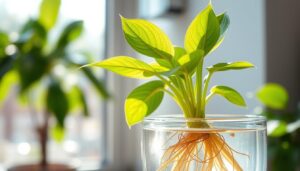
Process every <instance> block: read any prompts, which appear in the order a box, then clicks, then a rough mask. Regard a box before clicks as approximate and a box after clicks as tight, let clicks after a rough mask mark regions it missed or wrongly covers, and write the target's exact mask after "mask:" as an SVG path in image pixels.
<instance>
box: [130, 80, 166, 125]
mask: <svg viewBox="0 0 300 171" xmlns="http://www.w3.org/2000/svg"><path fill="white" fill-rule="evenodd" d="M163 88H164V83H163V82H162V81H151V82H148V83H145V84H143V85H141V86H139V87H137V88H135V89H134V90H133V91H132V92H131V93H130V94H129V95H128V97H127V98H126V101H125V115H126V121H127V124H128V126H129V127H131V126H132V125H135V124H137V123H138V122H141V121H142V120H143V119H144V117H146V116H148V115H150V114H151V113H152V112H154V110H155V109H156V108H157V107H158V106H159V105H160V103H161V101H162V99H163V96H164V92H163Z"/></svg>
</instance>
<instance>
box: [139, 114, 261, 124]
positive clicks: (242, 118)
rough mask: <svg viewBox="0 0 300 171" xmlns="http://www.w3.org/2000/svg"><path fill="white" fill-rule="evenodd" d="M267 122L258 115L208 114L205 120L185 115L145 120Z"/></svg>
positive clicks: (156, 116)
mask: <svg viewBox="0 0 300 171" xmlns="http://www.w3.org/2000/svg"><path fill="white" fill-rule="evenodd" d="M199 121H208V122H265V121H266V118H265V117H264V116H262V115H257V114H206V115H205V118H185V117H184V116H183V114H167V115H154V116H150V117H147V118H145V119H144V122H145V123H147V122H148V123H149V122H152V123H153V122H156V123H160V122H199Z"/></svg>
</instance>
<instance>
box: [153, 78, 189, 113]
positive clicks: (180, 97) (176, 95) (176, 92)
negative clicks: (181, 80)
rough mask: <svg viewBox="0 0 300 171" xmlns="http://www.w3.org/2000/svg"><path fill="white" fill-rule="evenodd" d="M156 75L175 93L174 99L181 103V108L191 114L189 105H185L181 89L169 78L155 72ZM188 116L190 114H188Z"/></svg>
mask: <svg viewBox="0 0 300 171" xmlns="http://www.w3.org/2000/svg"><path fill="white" fill-rule="evenodd" d="M155 76H157V77H158V78H159V79H160V80H161V81H163V82H164V83H165V84H166V85H167V86H168V87H169V88H170V89H171V90H172V91H173V93H174V96H172V97H173V100H174V101H175V102H177V103H178V104H179V106H180V107H181V109H182V110H183V112H184V114H185V115H189V112H188V111H187V109H188V107H187V108H186V107H185V103H184V101H183V100H184V99H185V98H184V96H183V95H182V94H181V93H180V91H179V90H178V89H177V88H176V87H174V86H173V85H172V84H171V83H170V82H169V81H168V80H167V79H165V78H164V77H162V76H161V75H159V74H157V73H155ZM186 117H188V116H186Z"/></svg>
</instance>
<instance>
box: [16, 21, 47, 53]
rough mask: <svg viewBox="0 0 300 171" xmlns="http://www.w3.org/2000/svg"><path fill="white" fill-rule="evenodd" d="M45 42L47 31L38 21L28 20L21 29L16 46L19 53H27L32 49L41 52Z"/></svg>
mask: <svg viewBox="0 0 300 171" xmlns="http://www.w3.org/2000/svg"><path fill="white" fill-rule="evenodd" d="M46 42H47V30H46V29H45V28H44V26H43V25H41V24H40V23H39V22H38V21H36V20H33V19H30V20H28V21H27V22H26V23H25V25H24V26H23V27H22V29H21V31H20V38H19V40H18V41H17V42H16V46H17V47H18V51H19V52H20V53H28V52H29V51H31V50H32V49H34V50H35V51H42V50H43V48H44V46H45V44H46Z"/></svg>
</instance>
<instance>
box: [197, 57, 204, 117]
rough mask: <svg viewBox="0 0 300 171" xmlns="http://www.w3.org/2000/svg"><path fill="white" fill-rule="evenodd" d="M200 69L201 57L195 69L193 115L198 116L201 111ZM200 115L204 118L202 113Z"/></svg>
mask: <svg viewBox="0 0 300 171" xmlns="http://www.w3.org/2000/svg"><path fill="white" fill-rule="evenodd" d="M202 69H203V59H202V60H201V61H200V63H199V65H198V67H197V70H196V93H197V96H196V100H197V104H196V113H195V116H198V115H199V113H200V112H201V98H202ZM200 117H202V118H204V115H201V113H200Z"/></svg>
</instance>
